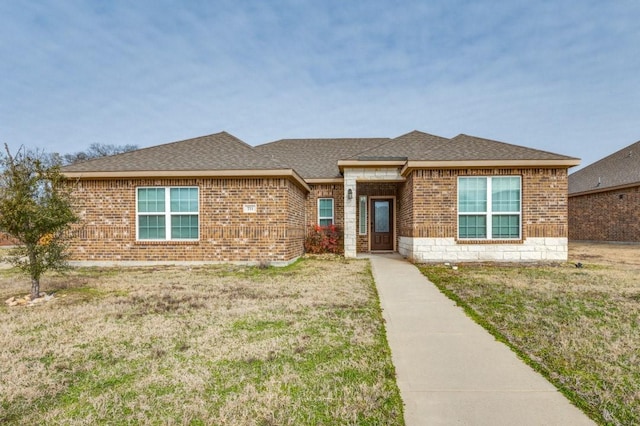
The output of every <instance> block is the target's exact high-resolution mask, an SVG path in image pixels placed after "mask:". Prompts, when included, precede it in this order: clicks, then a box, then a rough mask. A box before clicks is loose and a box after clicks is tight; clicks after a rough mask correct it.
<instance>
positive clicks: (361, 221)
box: [358, 195, 367, 235]
mask: <svg viewBox="0 0 640 426" xmlns="http://www.w3.org/2000/svg"><path fill="white" fill-rule="evenodd" d="M358 209H359V211H358V233H359V234H360V235H367V196H366V195H361V196H360V203H359V206H358Z"/></svg>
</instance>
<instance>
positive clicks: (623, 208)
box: [569, 186, 640, 242]
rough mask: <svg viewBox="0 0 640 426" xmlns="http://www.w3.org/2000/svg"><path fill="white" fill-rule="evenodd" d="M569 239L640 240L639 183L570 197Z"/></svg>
mask: <svg viewBox="0 0 640 426" xmlns="http://www.w3.org/2000/svg"><path fill="white" fill-rule="evenodd" d="M569 239H571V240H587V241H620V242H640V186H636V187H634V188H626V189H621V190H616V191H606V192H598V193H594V194H586V195H578V196H573V197H569Z"/></svg>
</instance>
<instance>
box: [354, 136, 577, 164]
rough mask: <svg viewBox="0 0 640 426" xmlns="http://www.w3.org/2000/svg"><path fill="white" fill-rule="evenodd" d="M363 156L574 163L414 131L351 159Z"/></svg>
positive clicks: (551, 155) (492, 143)
mask: <svg viewBox="0 0 640 426" xmlns="http://www.w3.org/2000/svg"><path fill="white" fill-rule="evenodd" d="M362 157H368V158H384V157H406V158H407V159H408V160H411V161H473V160H571V159H574V158H573V157H567V156H564V155H559V154H554V153H550V152H546V151H540V150H537V149H532V148H526V147H523V146H518V145H512V144H508V143H504V142H498V141H494V140H490V139H483V138H478V137H475V136H468V135H464V134H461V135H458V136H456V137H455V138H453V139H447V138H443V137H440V136H435V135H430V134H428V133H424V132H419V131H417V130H414V131H413V132H410V133H407V134H405V135H402V136H399V137H397V138H395V139H391V140H390V141H389V142H387V143H385V144H382V145H380V146H378V147H375V148H373V149H370V150H368V151H365V152H360V153H358V154H357V155H355V156H353V157H351V158H350V159H354V160H357V159H359V158H362Z"/></svg>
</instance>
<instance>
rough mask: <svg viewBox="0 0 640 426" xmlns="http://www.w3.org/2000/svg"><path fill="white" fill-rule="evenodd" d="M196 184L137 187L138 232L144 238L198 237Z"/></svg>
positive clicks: (198, 219) (166, 239)
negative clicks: (188, 185)
mask: <svg viewBox="0 0 640 426" xmlns="http://www.w3.org/2000/svg"><path fill="white" fill-rule="evenodd" d="M199 204H200V202H199V191H198V188H197V187H182V186H181V187H150V188H138V189H137V191H136V219H137V223H136V232H137V239H138V240H141V241H149V240H151V241H154V240H155V241H158V240H159V241H172V240H179V241H182V240H197V239H198V238H199V228H200V224H199V222H200V214H199Z"/></svg>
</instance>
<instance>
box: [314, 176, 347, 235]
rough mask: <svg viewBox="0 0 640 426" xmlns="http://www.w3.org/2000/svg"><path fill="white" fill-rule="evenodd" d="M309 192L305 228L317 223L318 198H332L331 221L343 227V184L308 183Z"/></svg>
mask: <svg viewBox="0 0 640 426" xmlns="http://www.w3.org/2000/svg"><path fill="white" fill-rule="evenodd" d="M309 186H310V187H311V193H309V195H308V196H307V201H306V210H307V219H306V223H307V228H309V227H311V226H313V225H316V224H317V223H318V198H333V210H334V211H333V223H334V225H336V226H337V227H338V228H340V229H341V230H343V229H344V186H343V185H342V184H341V183H340V184H314V185H309Z"/></svg>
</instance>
